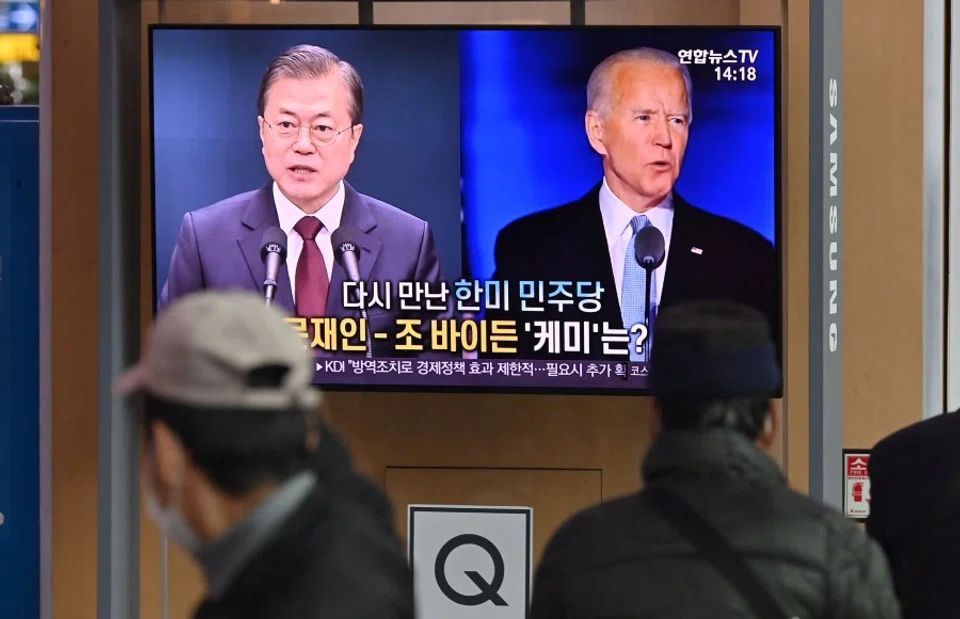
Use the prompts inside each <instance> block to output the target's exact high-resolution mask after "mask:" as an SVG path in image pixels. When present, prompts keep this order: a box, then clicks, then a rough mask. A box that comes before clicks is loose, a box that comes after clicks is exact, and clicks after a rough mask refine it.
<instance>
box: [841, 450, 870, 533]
mask: <svg viewBox="0 0 960 619" xmlns="http://www.w3.org/2000/svg"><path fill="white" fill-rule="evenodd" d="M869 466H870V452H869V451H866V450H860V449H844V450H843V513H844V515H846V516H847V518H853V519H854V520H866V519H867V516H869V515H870V470H869Z"/></svg>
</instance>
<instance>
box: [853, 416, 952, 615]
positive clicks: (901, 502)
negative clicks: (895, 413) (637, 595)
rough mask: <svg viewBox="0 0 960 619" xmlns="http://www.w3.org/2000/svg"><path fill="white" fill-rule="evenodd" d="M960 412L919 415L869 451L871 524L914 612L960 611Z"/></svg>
mask: <svg viewBox="0 0 960 619" xmlns="http://www.w3.org/2000/svg"><path fill="white" fill-rule="evenodd" d="M958 484H960V415H958V414H957V413H950V414H947V415H939V416H937V417H934V418H933V419H928V420H926V421H921V422H919V423H915V424H913V425H911V426H909V427H907V428H904V429H903V430H900V431H899V432H896V433H894V434H892V435H890V436H888V437H887V438H885V439H884V440H882V441H880V442H879V443H878V444H877V445H876V447H874V448H873V452H872V453H871V455H870V497H871V501H870V517H869V518H868V519H867V532H868V533H869V534H870V535H872V536H873V537H874V538H875V539H876V540H877V541H878V542H879V543H880V545H881V546H882V547H883V550H884V551H885V552H886V554H887V557H888V558H889V561H890V565H891V567H892V569H893V575H894V583H895V584H896V587H897V593H898V594H899V597H900V600H901V604H902V605H903V615H904V617H907V618H908V619H947V618H949V619H954V618H955V617H958V616H960V610H957V609H958V608H960V589H958V587H957V578H958V576H960V509H958V507H960V501H958V500H957V499H954V504H953V506H950V505H948V499H947V498H946V496H947V495H949V494H950V493H951V489H952V492H953V493H954V494H957V493H960V485H958Z"/></svg>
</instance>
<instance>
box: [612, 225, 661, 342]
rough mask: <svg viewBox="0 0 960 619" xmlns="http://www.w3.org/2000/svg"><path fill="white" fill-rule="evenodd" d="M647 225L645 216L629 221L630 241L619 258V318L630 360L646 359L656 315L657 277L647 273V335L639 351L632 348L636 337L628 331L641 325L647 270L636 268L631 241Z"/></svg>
mask: <svg viewBox="0 0 960 619" xmlns="http://www.w3.org/2000/svg"><path fill="white" fill-rule="evenodd" d="M649 225H650V220H648V219H647V216H646V215H637V216H636V217H634V218H633V219H631V220H630V228H631V229H632V230H633V234H631V235H630V241H629V243H628V244H627V251H626V252H625V254H626V255H625V256H624V258H623V292H622V293H621V296H620V316H621V318H623V326H624V328H625V329H626V330H627V334H628V335H630V360H631V361H648V360H649V358H650V357H649V354H648V353H649V351H650V346H651V344H652V343H653V337H652V335H653V333H652V331H653V329H652V325H653V316H655V315H656V308H657V305H656V298H657V274H656V271H652V272H651V273H650V278H651V279H650V298H651V299H653V301H652V302H651V303H650V325H648V327H650V333H648V334H647V340H646V342H645V343H644V345H643V352H642V353H638V352H637V346H636V339H635V338H636V337H637V334H633V333H631V332H630V329H632V328H633V325H636V324H644V320H643V318H644V312H645V310H646V306H647V298H646V294H647V289H646V285H647V271H646V270H645V269H644V268H643V267H641V266H640V263H638V262H637V249H636V246H635V241H636V239H637V232H638V231H639V230H640V229H641V228H646V227H647V226H649Z"/></svg>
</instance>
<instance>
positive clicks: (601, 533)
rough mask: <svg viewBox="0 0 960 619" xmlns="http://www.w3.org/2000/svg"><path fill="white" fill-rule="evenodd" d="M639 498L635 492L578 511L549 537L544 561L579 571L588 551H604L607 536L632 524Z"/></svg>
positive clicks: (589, 552)
mask: <svg viewBox="0 0 960 619" xmlns="http://www.w3.org/2000/svg"><path fill="white" fill-rule="evenodd" d="M637 501H638V498H637V494H636V493H632V494H627V495H624V496H619V497H613V498H610V499H606V500H604V501H602V502H600V503H596V504H594V505H591V506H589V507H585V508H583V509H581V510H580V511H578V512H575V513H574V514H573V515H572V516H570V517H569V518H568V519H567V520H566V521H564V523H563V524H561V525H560V527H559V528H558V529H557V530H556V532H555V533H554V534H553V536H552V537H551V538H550V542H549V543H548V545H547V549H546V551H545V553H544V563H546V564H552V565H555V566H558V565H563V566H565V568H566V569H570V570H576V569H577V568H578V567H579V564H580V563H581V562H582V559H583V558H584V555H585V554H592V553H593V552H601V553H602V552H603V551H604V547H605V546H606V544H605V542H606V541H608V540H607V538H608V536H611V535H616V532H617V531H622V530H623V528H624V526H626V527H631V526H633V521H634V520H635V519H636V509H637ZM574 557H576V558H577V559H579V560H577V559H574ZM587 563H589V561H587Z"/></svg>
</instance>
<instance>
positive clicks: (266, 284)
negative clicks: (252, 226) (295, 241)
mask: <svg viewBox="0 0 960 619" xmlns="http://www.w3.org/2000/svg"><path fill="white" fill-rule="evenodd" d="M260 259H261V260H263V264H264V266H266V267H267V274H266V277H265V279H264V280H263V298H264V301H266V303H267V305H272V304H273V299H274V297H275V296H276V294H277V277H278V276H279V273H280V267H282V266H283V265H284V263H285V262H286V261H287V235H286V234H284V233H283V230H281V229H280V228H278V227H277V226H273V227H272V228H267V230H266V231H265V232H264V233H263V241H261V244H260Z"/></svg>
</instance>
